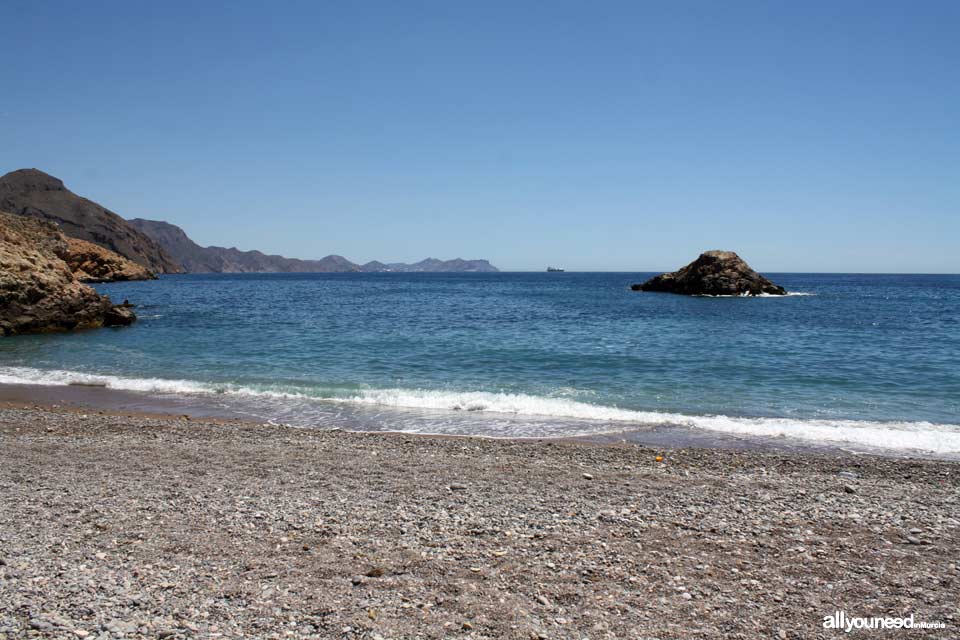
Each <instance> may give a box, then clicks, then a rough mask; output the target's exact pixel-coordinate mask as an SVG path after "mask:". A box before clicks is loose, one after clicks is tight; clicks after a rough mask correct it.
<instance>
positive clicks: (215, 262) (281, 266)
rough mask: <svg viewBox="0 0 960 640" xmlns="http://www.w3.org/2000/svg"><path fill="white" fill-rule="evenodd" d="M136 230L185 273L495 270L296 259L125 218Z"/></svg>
mask: <svg viewBox="0 0 960 640" xmlns="http://www.w3.org/2000/svg"><path fill="white" fill-rule="evenodd" d="M128 222H129V223H130V224H131V225H132V226H133V227H135V228H136V229H137V230H138V231H140V232H142V233H144V234H145V235H147V236H149V237H150V238H151V239H153V240H154V241H156V242H157V244H159V245H160V246H161V247H162V248H163V249H164V250H165V251H166V252H167V253H169V254H170V255H171V256H173V258H174V259H175V260H176V261H177V262H179V263H180V264H182V265H183V267H184V269H185V270H186V271H187V272H188V273H349V272H353V271H374V272H376V271H400V272H421V271H423V272H427V271H429V272H444V271H457V272H496V271H497V268H496V267H494V266H493V265H491V264H490V263H489V262H487V261H486V260H461V259H459V258H457V259H456V260H436V259H434V258H427V259H426V260H422V261H420V262H417V263H415V264H405V263H401V262H394V263H391V264H385V263H383V262H379V261H376V260H374V261H372V262H368V263H366V264H364V265H359V264H356V263H354V262H351V261H350V260H347V259H346V258H344V257H343V256H337V255H331V256H327V257H325V258H321V259H319V260H299V259H297V258H285V257H283V256H277V255H267V254H265V253H262V252H260V251H240V250H239V249H235V248H232V247H231V248H229V249H228V248H224V247H201V246H200V245H198V244H197V243H196V242H194V241H193V240H191V239H190V238H189V237H188V236H187V234H186V233H184V231H183V229H181V228H180V227H178V226H176V225H172V224H170V223H168V222H162V221H159V220H144V219H142V218H134V219H133V220H129V221H128Z"/></svg>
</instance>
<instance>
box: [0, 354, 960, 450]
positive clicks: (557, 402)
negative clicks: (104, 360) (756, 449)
mask: <svg viewBox="0 0 960 640" xmlns="http://www.w3.org/2000/svg"><path fill="white" fill-rule="evenodd" d="M0 384H33V385H48V386H49V385H53V386H58V385H59V386H66V385H71V386H93V387H103V388H108V389H116V390H122V391H131V392H137V393H144V394H158V395H164V394H173V395H177V396H217V397H220V398H230V397H232V398H251V399H260V400H265V399H269V400H273V401H278V402H280V403H281V404H282V403H283V401H296V403H297V404H299V403H307V404H310V405H313V406H316V405H318V404H323V405H326V406H356V407H371V408H379V409H407V410H411V409H412V410H420V411H434V412H447V413H450V414H455V413H459V412H466V413H469V414H470V415H471V416H478V417H479V416H483V415H484V414H489V415H490V416H491V417H498V416H499V417H503V416H510V417H512V418H515V419H517V422H516V425H515V426H516V428H514V429H513V430H511V432H510V433H498V434H499V435H511V436H515V437H525V436H529V435H533V434H532V433H524V431H523V422H522V419H523V418H529V419H531V420H533V419H540V421H541V422H542V420H543V419H545V418H547V419H555V420H562V421H564V422H571V421H575V422H577V423H578V427H579V428H578V431H579V432H580V433H590V432H596V433H599V432H609V431H610V430H611V427H616V428H617V429H622V430H629V429H631V428H641V427H651V426H663V425H671V426H676V427H684V428H690V429H700V430H707V431H713V432H719V433H726V434H734V435H739V436H747V437H749V436H754V437H763V438H777V437H787V438H796V439H800V440H804V441H807V442H811V443H818V444H840V445H842V444H848V445H860V446H867V447H871V448H879V449H888V450H903V451H911V450H912V451H924V452H929V453H935V454H957V453H960V425H957V424H935V423H931V422H923V421H921V422H906V421H867V420H836V419H794V418H777V417H741V416H726V415H687V414H680V413H670V412H662V411H640V410H633V409H623V408H618V407H611V406H603V405H597V404H591V403H587V402H580V401H577V400H572V399H569V398H564V397H544V396H535V395H527V394H521V393H492V392H483V391H468V392H455V391H438V390H425V389H343V388H340V389H336V388H332V387H311V386H296V385H290V386H277V385H263V386H255V385H254V386H245V385H237V384H216V383H205V382H197V381H192V380H172V379H164V378H127V377H120V376H108V375H97V374H90V373H82V372H71V371H62V370H41V369H34V368H28V367H0ZM293 412H294V413H295V412H296V409H293ZM284 413H285V415H287V416H289V415H290V413H291V412H290V411H285V412H284ZM268 418H269V416H268ZM479 424H480V425H482V422H480V423H479ZM341 426H343V427H345V428H350V426H351V425H349V424H344V425H341ZM410 430H411V431H414V430H416V429H415V428H411V429H410ZM473 435H489V434H487V433H484V432H483V429H482V426H480V427H477V428H476V433H473Z"/></svg>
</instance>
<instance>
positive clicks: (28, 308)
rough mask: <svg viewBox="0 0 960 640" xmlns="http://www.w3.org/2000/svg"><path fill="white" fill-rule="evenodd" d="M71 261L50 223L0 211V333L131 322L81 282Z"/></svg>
mask: <svg viewBox="0 0 960 640" xmlns="http://www.w3.org/2000/svg"><path fill="white" fill-rule="evenodd" d="M115 258H118V259H119V256H116V257H115ZM71 259H72V258H71V246H70V241H69V240H68V239H67V238H66V237H65V236H64V234H63V233H62V232H61V231H60V230H59V229H58V228H57V226H56V225H54V224H52V223H50V222H44V221H42V220H36V219H33V218H31V217H24V216H16V215H12V214H9V213H3V212H0V335H14V334H20V333H38V332H49V331H66V330H70V329H89V328H95V327H103V326H119V325H127V324H130V323H132V322H133V321H134V320H135V319H136V316H135V315H134V314H133V312H132V311H130V309H129V308H128V307H127V306H125V305H114V304H113V303H112V302H111V301H110V298H108V297H107V296H103V295H100V294H98V293H97V292H96V291H94V290H93V289H92V288H91V287H89V286H88V285H86V284H83V283H82V282H81V281H80V278H78V277H77V275H75V274H74V272H73V270H72V269H71V267H70V265H69V264H68V262H69V261H70V260H71ZM74 260H75V259H74ZM111 260H113V259H111ZM120 260H122V259H120ZM82 262H83V263H84V264H88V266H89V268H91V269H94V270H95V271H96V270H97V269H98V268H99V267H97V268H96V269H95V268H94V267H93V266H90V263H89V261H88V260H83V261H82ZM84 274H86V275H89V274H88V273H87V272H84Z"/></svg>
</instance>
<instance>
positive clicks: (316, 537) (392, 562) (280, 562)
mask: <svg viewBox="0 0 960 640" xmlns="http://www.w3.org/2000/svg"><path fill="white" fill-rule="evenodd" d="M0 456H2V458H0V460H2V464H0V639H6V638H21V637H50V638H102V639H107V638H118V637H128V638H157V639H159V638H237V637H247V638H384V639H387V638H526V639H529V638H551V639H552V638H577V639H581V638H590V639H599V638H662V639H666V638H751V639H752V638H836V637H840V636H843V635H844V634H842V633H840V632H837V631H833V630H827V629H824V628H823V625H822V620H823V618H824V616H828V615H831V614H833V612H834V611H837V610H843V611H845V612H846V614H847V616H874V615H877V616H907V615H910V614H914V616H915V618H916V620H917V621H928V622H929V621H941V622H944V623H945V624H946V628H945V629H943V630H939V631H931V630H913V631H910V632H906V631H899V632H897V631H894V630H891V631H874V632H861V633H866V634H870V633H873V634H878V635H879V637H904V636H909V637H910V638H925V637H930V638H956V637H960V570H958V563H960V491H958V489H960V464H958V463H956V462H943V461H932V460H909V459H892V458H879V457H870V456H841V455H819V454H817V455H815V454H796V453H791V454H780V453H771V452H760V451H736V450H702V449H670V450H655V449H651V448H647V447H642V446H637V445H634V444H629V445H627V444H624V445H600V444H589V443H581V442H547V441H511V440H487V439H476V438H474V439H468V438H442V437H423V436H410V435H403V434H370V433H365V434H361V433H348V432H341V431H334V432H323V431H315V430H308V429H295V428H289V427H277V426H267V425H251V424H243V423H233V422H212V421H210V422H208V421H198V420H186V419H172V418H163V417H152V416H142V415H141V416H123V415H104V414H100V413H98V412H90V413H86V414H85V413H82V412H78V411H72V410H65V409H57V408H39V407H35V408H32V407H6V408H0Z"/></svg>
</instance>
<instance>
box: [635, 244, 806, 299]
mask: <svg viewBox="0 0 960 640" xmlns="http://www.w3.org/2000/svg"><path fill="white" fill-rule="evenodd" d="M631 289H633V290H634V291H661V292H666V293H679V294H683V295H689V296H757V295H774V296H784V295H787V290H786V289H784V288H783V287H781V286H779V285H776V284H774V283H773V282H770V281H769V280H767V279H766V278H764V277H763V276H762V275H760V274H759V273H757V272H756V271H754V270H753V269H751V268H750V265H748V264H747V263H746V262H744V261H743V260H742V259H741V258H740V256H738V255H737V254H736V253H734V252H733V251H707V252H705V253H701V254H700V257H699V258H697V259H696V260H694V261H693V262H691V263H690V264H688V265H687V266H685V267H683V268H682V269H680V270H679V271H672V272H669V273H662V274H660V275H658V276H654V277H653V278H650V279H649V280H647V281H646V282H644V283H643V284H635V285H633V286H632V287H631Z"/></svg>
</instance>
